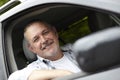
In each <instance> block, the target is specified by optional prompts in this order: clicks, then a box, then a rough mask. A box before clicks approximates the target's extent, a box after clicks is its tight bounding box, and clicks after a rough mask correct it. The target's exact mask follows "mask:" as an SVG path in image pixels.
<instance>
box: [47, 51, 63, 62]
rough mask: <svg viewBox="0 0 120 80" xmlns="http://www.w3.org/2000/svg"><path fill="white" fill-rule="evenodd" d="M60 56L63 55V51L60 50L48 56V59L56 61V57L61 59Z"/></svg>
mask: <svg viewBox="0 0 120 80" xmlns="http://www.w3.org/2000/svg"><path fill="white" fill-rule="evenodd" d="M62 57H63V52H62V51H61V50H60V51H59V52H58V54H57V55H55V56H53V57H51V58H48V59H49V60H51V61H56V60H58V59H61V58H62Z"/></svg>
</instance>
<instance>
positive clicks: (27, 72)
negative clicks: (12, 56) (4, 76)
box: [8, 60, 38, 80]
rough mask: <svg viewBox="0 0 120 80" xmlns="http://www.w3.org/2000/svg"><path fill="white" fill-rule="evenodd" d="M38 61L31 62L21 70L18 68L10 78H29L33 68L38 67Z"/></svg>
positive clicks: (18, 79) (13, 79)
mask: <svg viewBox="0 0 120 80" xmlns="http://www.w3.org/2000/svg"><path fill="white" fill-rule="evenodd" d="M37 62H38V60H36V61H34V62H32V63H30V64H29V65H28V66H27V67H25V68H23V69H21V70H17V71H15V72H13V73H12V74H11V75H10V76H9V78H8V80H27V78H28V76H29V75H30V74H31V72H32V71H33V70H36V69H38V68H37Z"/></svg>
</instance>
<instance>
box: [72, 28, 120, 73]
mask: <svg viewBox="0 0 120 80" xmlns="http://www.w3.org/2000/svg"><path fill="white" fill-rule="evenodd" d="M73 51H74V52H75V55H76V59H77V62H78V64H79V66H80V67H81V69H82V70H83V71H85V72H97V71H102V70H105V69H108V68H110V67H112V66H115V65H118V64H120V27H114V28H110V29H106V30H102V31H99V32H96V33H94V34H91V35H89V36H86V37H84V38H82V39H79V40H77V41H76V42H75V43H74V45H73Z"/></svg>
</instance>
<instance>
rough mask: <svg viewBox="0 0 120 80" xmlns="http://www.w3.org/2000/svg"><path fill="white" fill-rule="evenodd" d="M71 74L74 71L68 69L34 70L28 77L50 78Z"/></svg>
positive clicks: (31, 79)
mask: <svg viewBox="0 0 120 80" xmlns="http://www.w3.org/2000/svg"><path fill="white" fill-rule="evenodd" d="M70 74H72V72H70V71H66V70H34V71H33V72H32V73H31V74H30V76H29V77H28V80H49V79H53V78H56V77H61V76H65V75H70Z"/></svg>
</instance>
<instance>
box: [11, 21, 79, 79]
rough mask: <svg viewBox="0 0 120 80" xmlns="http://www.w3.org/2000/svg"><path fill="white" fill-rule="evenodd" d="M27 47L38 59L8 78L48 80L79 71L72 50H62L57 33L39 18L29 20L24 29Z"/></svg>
mask: <svg viewBox="0 0 120 80" xmlns="http://www.w3.org/2000/svg"><path fill="white" fill-rule="evenodd" d="M24 37H25V39H26V41H27V42H28V48H29V50H30V51H32V52H33V53H34V54H36V55H37V57H38V60H37V61H34V62H32V63H31V64H29V65H28V66H27V67H26V68H24V69H22V70H19V71H16V72H14V73H13V74H12V75H11V76H10V77H9V80H50V79H53V78H56V77H61V76H65V75H69V74H72V73H77V72H80V71H81V70H80V69H79V68H78V66H77V64H76V62H75V60H74V59H73V56H72V52H70V50H69V51H67V52H63V51H62V50H61V48H60V46H59V40H58V34H57V32H56V29H55V28H54V27H52V26H51V25H49V24H47V23H45V22H42V21H40V20H34V21H31V22H30V23H29V24H28V25H27V26H26V28H25V30H24Z"/></svg>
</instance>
